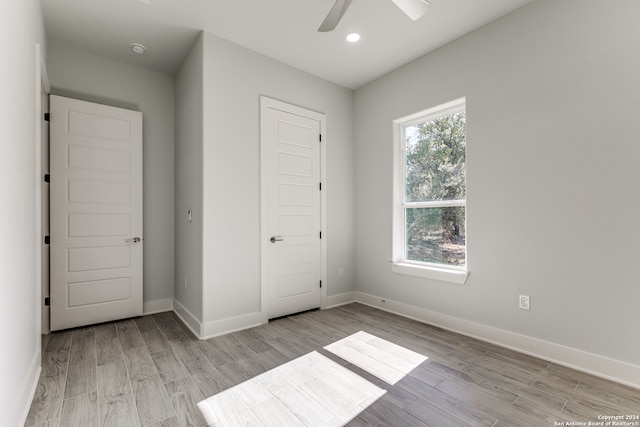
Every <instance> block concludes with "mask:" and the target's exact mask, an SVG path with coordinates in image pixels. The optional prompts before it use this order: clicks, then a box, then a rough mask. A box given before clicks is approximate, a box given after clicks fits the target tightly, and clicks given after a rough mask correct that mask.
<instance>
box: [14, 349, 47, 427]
mask: <svg viewBox="0 0 640 427" xmlns="http://www.w3.org/2000/svg"><path fill="white" fill-rule="evenodd" d="M40 363H41V359H40V348H39V346H38V349H37V350H36V352H35V354H34V355H33V358H32V359H31V363H30V364H29V371H28V372H27V375H25V378H24V381H23V382H22V385H21V386H20V390H19V391H18V393H17V395H16V399H15V401H14V402H15V403H14V404H13V409H12V410H11V413H10V414H9V418H8V419H7V420H6V424H5V425H6V426H23V425H24V424H25V422H26V421H27V416H28V415H29V409H30V408H31V402H32V401H33V397H34V396H35V394H36V387H37V386H38V380H39V379H40V370H41V369H42V368H41V366H40Z"/></svg>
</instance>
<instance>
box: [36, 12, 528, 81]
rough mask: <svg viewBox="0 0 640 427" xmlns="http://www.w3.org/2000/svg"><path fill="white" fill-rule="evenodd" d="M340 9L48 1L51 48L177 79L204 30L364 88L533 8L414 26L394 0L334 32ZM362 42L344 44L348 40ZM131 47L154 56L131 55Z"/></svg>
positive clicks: (445, 16)
mask: <svg viewBox="0 0 640 427" xmlns="http://www.w3.org/2000/svg"><path fill="white" fill-rule="evenodd" d="M334 1H335V0H42V7H43V10H44V17H45V27H46V31H47V35H48V38H49V41H51V42H54V43H59V44H62V45H65V46H70V47H75V48H78V49H82V50H85V51H88V52H93V53H96V54H98V55H102V56H106V57H109V58H113V59H117V60H120V61H124V62H128V63H131V64H134V65H139V66H142V67H146V68H149V69H153V70H156V71H160V72H163V73H167V74H174V73H175V72H176V71H177V69H178V68H179V66H180V64H181V63H182V60H183V59H184V57H185V55H186V54H187V53H188V51H189V49H190V48H191V46H192V44H193V42H194V41H195V39H196V38H197V35H198V33H199V32H200V30H206V31H208V32H210V33H212V34H215V35H217V36H220V37H222V38H225V39H227V40H231V41H233V42H235V43H238V44H240V45H242V46H245V47H247V48H249V49H252V50H255V51H257V52H260V53H262V54H264V55H267V56H270V57H272V58H275V59H278V60H280V61H282V62H285V63H287V64H289V65H291V66H293V67H296V68H299V69H301V70H304V71H307V72H309V73H311V74H315V75H317V76H319V77H322V78H324V79H327V80H330V81H332V82H335V83H337V84H340V85H342V86H345V87H348V88H352V89H355V88H358V87H360V86H362V85H363V84H366V83H368V82H370V81H372V80H374V79H376V78H377V77H380V76H381V75H383V74H385V73H387V72H389V71H391V70H394V69H396V68H398V67H399V66H401V65H403V64H406V63H408V62H410V61H412V60H413V59H416V58H418V57H420V56H422V55H424V54H425V53H427V52H430V51H432V50H434V49H437V48H438V47H440V46H443V45H444V44H446V43H448V42H450V41H452V40H454V39H456V38H458V37H460V36H462V35H464V34H466V33H468V32H470V31H472V30H474V29H476V28H479V27H481V26H482V25H484V24H486V23H488V22H490V21H493V20H495V19H497V18H499V17H500V16H503V15H505V14H507V13H509V12H511V11H512V10H514V9H517V8H518V7H520V6H522V5H524V4H526V3H529V2H530V1H532V0H431V3H432V6H431V9H430V10H429V11H428V12H427V14H426V15H425V16H424V17H422V18H421V19H419V20H418V21H415V22H414V21H411V20H410V19H409V18H408V17H407V16H406V15H404V14H403V13H402V11H400V9H398V8H397V7H396V6H395V5H394V4H393V2H392V1H391V0H354V2H353V4H352V5H351V7H350V8H349V10H348V11H347V12H346V14H345V15H344V17H343V18H342V20H341V21H340V23H339V24H338V26H337V28H336V29H335V31H333V32H330V33H319V32H317V31H316V30H317V28H318V26H319V25H320V23H321V22H322V20H323V19H324V17H325V16H326V14H327V13H328V11H329V9H331V6H332V5H333V3H334ZM354 31H356V32H359V33H360V34H361V35H362V39H361V40H360V42H358V43H355V44H351V43H348V42H346V41H345V39H344V38H345V36H346V35H347V34H348V33H350V32H354ZM133 42H137V43H141V44H143V45H145V46H146V47H147V52H146V53H145V54H144V55H142V56H141V55H136V54H134V53H133V52H132V51H131V49H130V47H129V45H130V44H131V43H133Z"/></svg>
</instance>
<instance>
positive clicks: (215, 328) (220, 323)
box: [200, 311, 268, 340]
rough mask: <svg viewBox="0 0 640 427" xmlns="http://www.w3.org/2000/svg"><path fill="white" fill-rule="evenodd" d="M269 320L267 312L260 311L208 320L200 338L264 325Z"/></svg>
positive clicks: (203, 326) (203, 338)
mask: <svg viewBox="0 0 640 427" xmlns="http://www.w3.org/2000/svg"><path fill="white" fill-rule="evenodd" d="M267 322H268V319H267V316H266V313H262V312H259V311H258V312H255V313H249V314H244V315H242V316H237V317H230V318H227V319H221V320H215V321H213V322H207V323H205V324H204V325H202V335H201V336H200V339H202V340H206V339H209V338H213V337H217V336H220V335H224V334H228V333H231V332H236V331H241V330H243V329H249V328H253V327H254V326H260V325H264V324H265V323H267Z"/></svg>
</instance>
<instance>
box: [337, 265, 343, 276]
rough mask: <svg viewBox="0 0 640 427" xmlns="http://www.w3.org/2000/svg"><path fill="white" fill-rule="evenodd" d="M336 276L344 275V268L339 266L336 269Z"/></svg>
mask: <svg viewBox="0 0 640 427" xmlns="http://www.w3.org/2000/svg"><path fill="white" fill-rule="evenodd" d="M338 277H344V268H342V267H340V268H339V269H338Z"/></svg>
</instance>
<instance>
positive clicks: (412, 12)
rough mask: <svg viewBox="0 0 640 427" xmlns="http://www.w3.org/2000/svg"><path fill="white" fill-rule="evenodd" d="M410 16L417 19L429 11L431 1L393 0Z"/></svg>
mask: <svg viewBox="0 0 640 427" xmlns="http://www.w3.org/2000/svg"><path fill="white" fill-rule="evenodd" d="M392 1H393V2H394V3H395V4H396V6H398V7H399V8H400V9H401V10H402V11H403V12H404V13H405V14H406V15H407V16H408V17H409V18H411V19H413V20H414V21H417V20H418V19H420V18H421V17H422V15H424V14H425V13H427V10H429V7H431V3H429V2H428V1H427V0H392Z"/></svg>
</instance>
